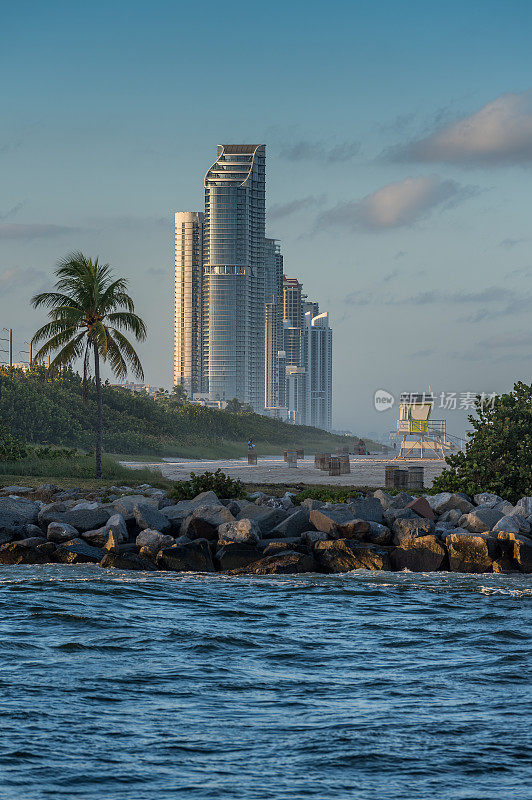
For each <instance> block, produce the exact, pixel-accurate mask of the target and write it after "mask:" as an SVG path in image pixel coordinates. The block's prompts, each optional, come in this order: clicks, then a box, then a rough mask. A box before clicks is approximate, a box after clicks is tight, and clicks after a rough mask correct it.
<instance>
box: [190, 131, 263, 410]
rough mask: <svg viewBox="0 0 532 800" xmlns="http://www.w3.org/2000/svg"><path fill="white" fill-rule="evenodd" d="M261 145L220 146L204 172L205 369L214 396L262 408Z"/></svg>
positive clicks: (212, 397) (210, 391)
mask: <svg viewBox="0 0 532 800" xmlns="http://www.w3.org/2000/svg"><path fill="white" fill-rule="evenodd" d="M265 161H266V147H265V145H250V144H236V145H227V144H226V145H218V158H217V159H216V161H215V163H214V164H213V165H212V167H211V168H210V169H209V171H208V172H207V175H206V176H205V228H204V257H203V264H204V267H203V303H204V308H205V332H204V342H205V345H204V346H205V349H204V369H205V372H206V375H207V378H208V386H209V395H210V398H211V399H212V400H230V399H231V398H233V397H237V398H238V399H239V400H242V401H244V402H245V403H249V405H251V406H252V408H254V409H255V410H257V411H262V410H263V409H264V304H265V295H264V292H265V270H266V262H265V188H266V187H265Z"/></svg>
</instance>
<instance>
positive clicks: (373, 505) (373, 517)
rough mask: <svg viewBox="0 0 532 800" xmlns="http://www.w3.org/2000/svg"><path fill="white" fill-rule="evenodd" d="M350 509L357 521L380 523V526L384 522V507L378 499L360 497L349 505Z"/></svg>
mask: <svg viewBox="0 0 532 800" xmlns="http://www.w3.org/2000/svg"><path fill="white" fill-rule="evenodd" d="M348 508H349V510H350V511H351V513H352V515H353V517H355V518H356V519H364V520H366V522H378V523H380V524H382V522H383V521H384V517H383V514H382V505H381V502H380V500H379V499H378V498H377V497H360V498H358V499H356V500H352V501H351V502H350V503H349V504H348Z"/></svg>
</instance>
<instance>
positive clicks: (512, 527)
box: [491, 517, 520, 533]
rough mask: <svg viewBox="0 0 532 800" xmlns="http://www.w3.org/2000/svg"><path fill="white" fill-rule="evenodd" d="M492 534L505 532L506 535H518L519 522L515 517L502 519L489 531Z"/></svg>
mask: <svg viewBox="0 0 532 800" xmlns="http://www.w3.org/2000/svg"><path fill="white" fill-rule="evenodd" d="M491 530H492V531H493V532H494V533H496V532H498V531H505V532H506V533H519V530H520V528H519V521H518V520H517V519H516V518H515V517H502V519H500V520H499V521H498V522H496V523H495V525H494V526H493V528H492V529H491Z"/></svg>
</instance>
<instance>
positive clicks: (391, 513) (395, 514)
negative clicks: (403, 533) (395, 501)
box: [383, 506, 419, 528]
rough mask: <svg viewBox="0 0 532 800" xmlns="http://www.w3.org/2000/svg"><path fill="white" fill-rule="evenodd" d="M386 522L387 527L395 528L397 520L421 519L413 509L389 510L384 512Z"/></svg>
mask: <svg viewBox="0 0 532 800" xmlns="http://www.w3.org/2000/svg"><path fill="white" fill-rule="evenodd" d="M383 516H384V522H385V524H386V527H388V528H393V524H394V522H395V520H396V519H419V517H418V515H417V514H416V513H415V512H414V511H412V509H411V508H393V506H392V508H389V509H388V510H387V511H385V512H384V515H383Z"/></svg>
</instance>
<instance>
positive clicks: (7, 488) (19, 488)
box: [0, 486, 35, 495]
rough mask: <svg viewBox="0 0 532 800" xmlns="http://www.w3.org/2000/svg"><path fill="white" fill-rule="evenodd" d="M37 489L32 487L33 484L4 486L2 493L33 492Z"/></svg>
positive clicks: (18, 493)
mask: <svg viewBox="0 0 532 800" xmlns="http://www.w3.org/2000/svg"><path fill="white" fill-rule="evenodd" d="M34 491H35V490H34V489H32V487H31V486H3V487H2V488H1V489H0V494H3V495H9V494H16V495H20V494H31V493H32V492H34Z"/></svg>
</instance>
